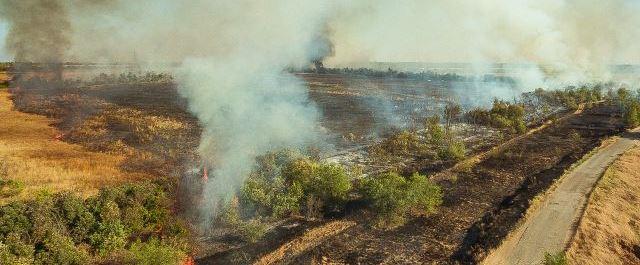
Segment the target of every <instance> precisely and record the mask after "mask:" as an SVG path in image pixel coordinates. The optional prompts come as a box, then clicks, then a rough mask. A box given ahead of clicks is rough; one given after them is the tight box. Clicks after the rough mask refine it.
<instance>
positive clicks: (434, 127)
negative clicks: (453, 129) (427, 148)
mask: <svg viewBox="0 0 640 265" xmlns="http://www.w3.org/2000/svg"><path fill="white" fill-rule="evenodd" d="M425 128H426V129H427V139H429V142H430V143H431V144H433V145H440V143H441V142H442V141H443V140H444V137H445V133H444V129H443V128H442V125H440V117H438V115H433V116H431V117H429V118H427V121H426V126H425Z"/></svg>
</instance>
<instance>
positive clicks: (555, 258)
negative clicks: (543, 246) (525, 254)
mask: <svg viewBox="0 0 640 265" xmlns="http://www.w3.org/2000/svg"><path fill="white" fill-rule="evenodd" d="M543 263H544V265H567V264H568V262H567V257H566V255H565V254H564V252H558V253H556V254H551V253H544V261H543Z"/></svg>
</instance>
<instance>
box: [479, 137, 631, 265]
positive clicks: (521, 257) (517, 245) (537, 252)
mask: <svg viewBox="0 0 640 265" xmlns="http://www.w3.org/2000/svg"><path fill="white" fill-rule="evenodd" d="M634 133H635V134H637V133H638V130H637V129H636V130H635V132H634ZM634 133H627V134H625V135H624V136H623V137H621V138H620V139H618V140H616V141H615V142H613V143H611V144H610V145H608V146H606V147H604V148H601V149H600V150H599V151H597V152H596V153H595V154H594V155H593V156H591V157H590V158H589V159H587V160H586V161H584V163H582V164H581V165H579V166H578V167H576V168H575V169H573V170H572V171H571V172H570V173H568V174H567V175H566V176H564V178H563V179H562V180H561V182H560V183H559V184H558V185H557V187H556V188H555V189H554V190H553V191H551V193H550V194H548V195H547V196H546V197H545V198H544V200H543V202H542V203H541V205H540V206H539V207H538V209H537V210H534V211H533V212H531V213H530V214H529V215H528V217H527V218H528V219H527V220H526V221H524V223H523V225H522V226H521V227H519V228H518V229H517V230H516V231H514V232H512V234H511V235H509V237H508V238H507V239H506V240H505V242H504V243H503V244H502V245H501V246H500V247H499V248H498V249H497V250H496V251H494V252H493V253H491V254H490V255H489V256H488V257H487V258H486V259H485V260H484V261H483V264H487V265H493V264H505V265H507V264H508V265H512V264H514V265H515V264H527V265H529V264H541V263H542V260H543V258H544V253H545V252H549V253H557V252H559V251H563V250H564V249H565V248H566V246H567V244H568V243H569V240H570V239H571V237H572V236H573V233H574V229H575V226H576V225H577V223H578V221H579V219H580V216H581V215H582V212H583V210H584V206H585V204H586V201H587V198H588V196H589V193H590V192H591V190H592V189H593V187H594V186H595V184H596V183H597V182H598V179H600V176H601V175H602V174H603V173H604V170H605V169H606V168H607V167H608V166H609V165H610V164H611V163H612V162H613V161H614V160H615V159H616V158H617V157H618V156H619V155H620V154H622V153H624V152H625V151H627V150H628V149H630V148H631V147H633V146H634V145H637V144H638V143H639V141H638V140H637V136H634Z"/></svg>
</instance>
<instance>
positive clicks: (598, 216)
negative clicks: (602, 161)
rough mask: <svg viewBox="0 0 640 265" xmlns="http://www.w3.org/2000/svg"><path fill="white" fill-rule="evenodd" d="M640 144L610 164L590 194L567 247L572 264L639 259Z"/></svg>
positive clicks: (636, 261) (619, 262) (633, 262)
mask: <svg viewBox="0 0 640 265" xmlns="http://www.w3.org/2000/svg"><path fill="white" fill-rule="evenodd" d="M638 161H640V147H635V148H633V149H631V150H629V151H627V152H626V153H625V154H623V155H622V156H621V157H620V158H619V159H618V160H617V161H616V162H614V164H613V165H612V166H610V167H609V168H608V169H607V171H606V172H605V174H604V175H603V177H602V178H601V180H600V181H599V182H598V184H597V186H596V188H595V189H594V191H593V193H592V194H591V196H590V198H589V203H588V205H587V208H586V210H585V213H584V216H583V217H582V219H581V222H580V224H579V225H578V228H577V231H576V234H575V236H574V237H573V240H572V242H571V244H570V246H569V249H568V251H567V259H568V261H569V262H570V263H572V264H638V263H640V256H639V254H640V253H637V252H638V249H640V236H639V234H638V231H640V215H639V214H638V212H640V195H639V194H640V182H638V179H639V178H640V163H639V162H638Z"/></svg>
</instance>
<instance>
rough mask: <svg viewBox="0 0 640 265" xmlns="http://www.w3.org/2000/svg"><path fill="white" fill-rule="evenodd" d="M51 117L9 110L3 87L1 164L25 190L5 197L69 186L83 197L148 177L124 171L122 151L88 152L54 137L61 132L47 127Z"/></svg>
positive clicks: (8, 102) (0, 111) (0, 134)
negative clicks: (113, 152)
mask: <svg viewBox="0 0 640 265" xmlns="http://www.w3.org/2000/svg"><path fill="white" fill-rule="evenodd" d="M53 122H54V120H52V119H48V118H45V117H43V116H39V115H33V114H26V113H21V112H18V111H15V110H13V103H12V102H11V100H10V99H9V93H8V92H7V91H6V90H0V162H1V163H3V164H4V165H5V166H6V168H7V171H8V172H7V173H8V174H7V175H8V178H9V179H11V180H15V181H18V182H21V183H23V184H24V186H25V189H24V190H23V191H22V192H21V193H20V194H18V195H17V196H15V197H13V198H8V199H7V198H4V199H1V198H0V200H1V201H2V202H6V201H8V200H12V199H17V198H25V197H29V196H31V195H33V194H34V192H36V191H38V190H42V189H47V190H50V191H60V190H73V191H75V192H77V193H79V194H81V195H90V194H93V193H95V192H96V191H97V190H98V189H99V188H100V187H103V186H106V185H115V184H119V183H123V182H127V181H132V180H138V179H144V178H149V177H150V176H148V175H146V174H139V173H138V174H134V173H125V172H123V171H122V170H121V169H120V167H119V165H120V163H121V162H122V161H123V160H124V156H122V155H114V154H105V153H96V152H90V151H88V150H86V149H85V148H83V147H81V146H79V145H73V144H68V143H65V142H62V141H58V140H56V139H55V137H56V136H57V135H58V134H59V132H58V131H57V130H56V129H55V128H53V127H51V126H49V125H50V124H51V123H53Z"/></svg>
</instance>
